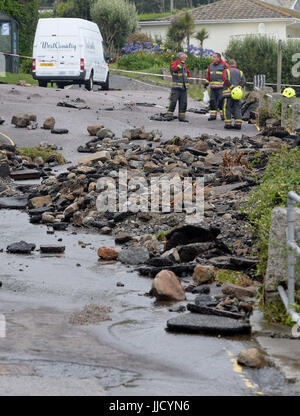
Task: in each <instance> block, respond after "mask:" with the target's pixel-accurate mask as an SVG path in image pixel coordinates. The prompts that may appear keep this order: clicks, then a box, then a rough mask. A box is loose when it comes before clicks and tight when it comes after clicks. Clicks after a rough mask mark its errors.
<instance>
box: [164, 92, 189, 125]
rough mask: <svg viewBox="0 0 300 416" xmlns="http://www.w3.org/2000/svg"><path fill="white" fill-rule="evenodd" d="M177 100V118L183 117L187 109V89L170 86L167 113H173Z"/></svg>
mask: <svg viewBox="0 0 300 416" xmlns="http://www.w3.org/2000/svg"><path fill="white" fill-rule="evenodd" d="M177 101H178V102H179V118H184V117H185V113H186V109H187V91H186V88H185V89H181V88H172V89H171V95H170V105H169V108H168V112H167V114H173V113H174V111H175V108H176V104H177Z"/></svg>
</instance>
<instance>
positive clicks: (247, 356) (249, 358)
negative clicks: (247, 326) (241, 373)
mask: <svg viewBox="0 0 300 416" xmlns="http://www.w3.org/2000/svg"><path fill="white" fill-rule="evenodd" d="M237 362H238V364H241V365H245V366H246V367H252V368H264V367H266V365H267V364H268V363H267V360H266V359H265V357H264V356H263V354H262V353H261V352H260V351H259V350H258V349H257V348H250V349H249V350H244V351H241V352H240V353H239V356H238V359H237Z"/></svg>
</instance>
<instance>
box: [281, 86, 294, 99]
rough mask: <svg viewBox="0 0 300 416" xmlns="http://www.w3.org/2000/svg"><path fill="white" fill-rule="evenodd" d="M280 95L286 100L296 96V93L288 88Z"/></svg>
mask: <svg viewBox="0 0 300 416" xmlns="http://www.w3.org/2000/svg"><path fill="white" fill-rule="evenodd" d="M282 95H283V96H284V97H286V98H292V97H295V96H296V91H295V90H294V88H290V87H288V88H286V89H285V90H284V91H283V93H282Z"/></svg>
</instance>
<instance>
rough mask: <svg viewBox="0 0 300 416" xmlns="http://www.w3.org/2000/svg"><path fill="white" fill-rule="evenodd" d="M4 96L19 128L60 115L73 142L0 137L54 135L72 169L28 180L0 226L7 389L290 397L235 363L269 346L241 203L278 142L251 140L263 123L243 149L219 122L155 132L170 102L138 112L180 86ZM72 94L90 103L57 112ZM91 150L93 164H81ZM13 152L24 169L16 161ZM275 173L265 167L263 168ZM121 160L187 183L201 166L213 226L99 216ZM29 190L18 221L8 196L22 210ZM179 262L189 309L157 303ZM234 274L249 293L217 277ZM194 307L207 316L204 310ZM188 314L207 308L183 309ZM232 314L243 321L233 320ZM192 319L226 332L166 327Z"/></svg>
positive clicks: (2, 363) (6, 92) (279, 382)
mask: <svg viewBox="0 0 300 416" xmlns="http://www.w3.org/2000/svg"><path fill="white" fill-rule="evenodd" d="M3 87H4V89H2V90H1V98H2V100H5V103H7V105H6V107H5V114H3V116H4V118H5V119H6V120H11V117H12V115H14V114H15V113H16V112H20V113H21V112H22V113H24V110H25V108H26V110H27V108H28V111H30V112H32V113H35V114H36V115H37V120H38V122H39V123H40V125H42V124H43V122H44V120H46V119H47V118H49V117H53V118H54V119H55V127H58V128H59V129H65V130H68V133H67V134H65V135H63V136H56V135H52V134H51V130H52V129H53V127H54V126H51V127H52V129H49V131H47V130H46V129H40V128H36V129H24V128H16V127H14V126H12V125H10V124H9V123H8V122H6V123H4V124H3V126H2V127H1V128H2V130H3V131H5V132H6V134H7V135H10V137H13V139H14V141H15V143H16V144H17V145H18V146H22V147H23V146H33V145H39V144H40V143H41V142H42V141H43V142H45V141H47V142H50V143H51V144H55V145H56V146H57V147H62V148H63V150H62V153H63V155H64V157H65V158H66V159H67V160H71V161H72V163H73V166H70V165H67V166H64V167H58V166H57V163H55V162H53V161H50V162H49V166H48V167H47V169H48V168H49V169H50V170H47V171H46V172H45V176H44V175H42V176H43V178H44V180H43V182H42V184H40V182H38V183H32V184H28V185H24V182H23V184H22V185H20V183H19V187H17V188H16V184H15V183H13V182H11V181H10V180H9V181H8V182H7V183H4V185H3V188H2V190H1V191H2V192H4V194H3V195H4V198H6V199H5V200H4V201H2V203H3V204H4V205H2V206H3V209H2V210H1V216H0V226H1V230H2V239H1V247H0V249H2V250H1V253H0V258H1V281H2V287H1V288H0V296H1V309H0V313H1V314H2V315H4V317H5V319H6V324H7V325H6V329H7V331H6V337H5V338H0V381H1V383H0V386H1V387H0V394H2V395H6V394H10V395H23V394H24V395H30V394H43V395H45V394H49V395H54V394H61V395H67V394H68V395H69V394H74V395H85V394H87V395H103V394H107V395H153V396H154V395H180V396H182V395H190V396H192V395H195V396H199V395H257V394H266V395H272V394H277V395H278V394H279V395H280V394H293V393H292V392H291V391H290V388H288V387H287V386H286V384H285V382H284V379H283V377H282V376H281V375H280V373H279V372H278V371H277V370H276V369H275V368H273V367H272V366H267V367H264V368H260V369H247V368H242V367H237V361H236V359H237V357H238V354H239V353H240V351H241V350H245V349H251V348H253V347H256V346H257V344H256V342H255V340H254V339H253V338H251V334H250V333H249V332H250V331H249V325H248V323H247V320H248V318H249V313H250V312H251V307H252V305H253V304H254V302H255V301H254V299H255V294H256V290H257V287H258V284H259V282H255V281H252V279H250V280H248V279H249V276H248V277H247V275H244V274H243V273H246V272H247V273H249V272H250V270H251V269H253V268H254V267H255V264H256V261H255V259H252V258H251V256H250V247H251V235H250V234H248V233H247V232H245V230H244V229H243V228H242V226H243V224H244V223H243V221H245V218H243V216H242V215H240V212H239V205H240V203H241V202H242V200H243V198H244V197H245V196H246V192H247V191H248V190H249V188H251V187H252V186H253V180H252V179H251V177H250V176H251V175H250V171H249V165H248V156H249V157H252V156H254V154H255V153H257V150H258V149H263V150H262V151H263V153H264V154H266V155H268V154H270V153H271V152H272V149H273V147H272V146H277V145H278V143H277V142H276V140H274V138H272V137H271V138H268V139H267V141H266V142H262V140H261V139H259V140H252V139H251V135H254V134H256V133H257V131H256V128H255V127H254V126H251V125H249V126H248V125H246V126H245V130H244V131H243V132H242V133H237V132H231V133H232V135H234V136H236V137H237V139H234V140H232V139H231V138H230V137H228V138H227V139H224V138H223V136H224V133H223V130H222V129H223V123H222V122H221V121H217V122H216V123H215V124H214V125H213V126H212V125H211V124H209V123H208V122H206V116H205V115H201V114H197V113H192V114H190V115H189V117H190V123H189V124H188V126H186V125H184V126H182V125H181V124H180V123H177V122H176V120H174V121H171V122H169V123H165V122H162V123H160V122H159V121H157V122H155V123H153V122H151V120H150V117H151V115H153V114H155V113H157V112H158V110H157V108H155V107H145V108H144V107H142V106H139V105H136V103H141V102H143V101H146V100H148V101H149V102H151V103H152V102H157V103H162V104H163V105H166V103H167V95H168V91H167V90H159V89H157V88H151V90H149V91H147V90H146V88H145V87H142V86H140V85H139V87H140V88H141V89H137V90H134V91H132V90H126V91H111V92H108V93H106V92H103V91H99V92H94V93H92V94H89V93H87V92H86V91H84V90H58V91H57V90H55V89H41V88H37V87H36V88H34V87H32V88H26V87H23V88H21V87H13V88H12V87H11V86H3ZM143 88H144V89H143ZM28 97H29V98H28ZM79 99H80V101H79ZM66 100H69V102H73V103H74V102H76V103H80V106H85V105H86V106H87V107H89V109H88V108H84V109H79V108H69V107H68V106H63V107H60V108H58V107H57V103H58V102H66ZM192 104H193V107H195V106H197V104H198V103H197V102H193V103H192ZM158 105H160V104H158ZM25 124H26V123H25ZM96 124H101V125H102V126H103V128H105V129H106V133H105V135H104V136H103V137H101V129H100V130H98V131H97V132H94V134H95V138H94V139H92V141H91V135H93V134H91V132H88V131H87V127H88V126H91V125H96ZM154 124H155V125H154ZM141 125H143V126H144V128H143V129H140V126H141ZM108 129H109V130H110V131H111V133H112V134H111V135H109V132H108ZM139 129H140V131H139V132H137V130H139ZM154 130H155V131H156V133H153V131H154ZM157 130H159V134H158V133H157ZM221 132H222V135H221ZM98 133H100V134H98ZM102 133H103V132H102ZM107 134H108V135H107ZM143 135H144V136H143ZM174 136H177V137H176V138H174ZM185 136H189V137H185ZM173 138H174V139H173ZM131 140H133V141H134V142H131ZM136 140H137V141H138V142H137V144H136ZM148 141H149V142H150V143H147V142H148ZM156 141H157V143H156ZM151 142H153V143H151ZM149 144H150V145H151V146H148V145H149ZM152 145H153V146H152ZM199 145H200V147H201V146H202V147H201V148H197V146H199ZM237 147H241V149H243V155H241V154H240V153H239V152H238V151H237V150H238V149H237ZM79 149H81V150H82V149H86V150H88V151H87V152H86V153H91V154H89V155H86V159H84V160H83V161H82V163H81V164H80V165H79V166H77V161H78V159H80V158H81V157H82V155H81V154H80V153H79V151H80V150H79ZM241 149H239V150H241ZM99 153H101V155H99ZM245 155H246V157H244V159H242V156H245ZM154 156H155V157H154ZM6 157H7V158H8V159H9V161H10V163H11V164H12V163H14V162H13V161H14V156H13V155H10V156H9V155H8V154H6ZM9 157H10V158H9ZM18 163H20V164H21V165H20V166H21V167H22V166H23V165H24V162H23V161H18ZM264 164H265V160H264V158H262V165H261V166H257V167H256V168H257V170H258V172H259V171H260V169H263V167H264ZM124 166H125V167H128V168H129V169H130V170H131V171H132V172H133V174H134V175H136V173H137V172H140V173H143V174H144V175H145V177H146V179H147V180H149V179H150V178H151V177H152V176H153V175H157V174H161V173H166V172H170V171H172V169H173V172H177V173H178V166H179V167H180V169H179V174H180V175H182V177H184V176H185V175H187V174H189V173H191V172H192V171H193V177H194V178H197V177H198V176H201V175H202V176H203V175H206V181H207V185H208V186H207V189H206V195H205V196H206V204H207V205H206V207H205V213H206V214H205V221H206V226H205V227H204V226H203V225H202V231H201V232H200V231H199V230H200V228H199V226H198V228H197V227H196V232H195V228H193V227H191V228H189V231H188V232H187V229H186V228H184V224H183V223H184V220H185V214H181V215H178V216H177V215H173V214H172V213H166V214H164V215H161V214H157V215H153V216H152V214H151V215H150V214H149V213H140V214H137V215H134V216H132V215H129V216H128V215H122V213H118V214H114V215H111V213H108V215H107V216H104V217H103V218H102V217H101V216H99V215H98V214H97V212H96V209H95V203H96V197H97V192H96V191H97V189H96V181H97V180H98V179H99V178H101V177H103V175H110V177H111V178H113V179H117V176H116V172H115V171H116V170H118V169H119V168H120V167H124ZM25 167H26V166H25ZM67 167H68V169H66V168H67ZM194 167H196V168H198V170H197V169H196V170H195V169H194ZM41 169H42V170H43V167H42V168H41ZM165 169H166V170H165ZM56 171H58V172H56ZM53 172H54V173H56V174H58V175H56V176H54V175H53ZM132 192H134V189H132ZM22 195H23V198H24V197H25V200H26V213H25V212H24V211H22V209H23V210H24V208H25V207H24V205H23V206H19V207H16V208H19V209H20V210H19V211H15V210H9V211H8V210H6V209H4V208H9V207H8V206H6V205H5V203H7V198H8V199H13V200H14V201H15V203H17V202H18V198H20V197H21V196H22ZM23 201H24V200H23ZM12 207H13V204H12V205H11V206H10V208H12ZM28 214H29V215H28ZM29 220H30V221H29ZM170 229H172V230H173V231H171V232H170ZM237 231H238V232H239V235H238V236H237ZM203 236H205V238H204V237H203ZM157 237H158V238H157ZM25 240H26V241H25ZM21 241H25V243H27V244H29V248H30V250H29V253H30V254H27V255H19V254H12V253H8V252H7V248H8V247H9V246H11V245H12V244H14V243H19V242H21ZM22 244H23V243H22ZM43 247H47V248H48V250H47V249H46V251H47V252H46V253H45V250H43ZM9 251H10V250H9ZM49 251H50V252H49ZM53 251H55V252H54V253H53ZM119 260H120V261H119ZM137 265H138V267H136V266H137ZM199 266H201V267H200V268H199ZM172 267H173V268H174V269H173V270H174V271H175V272H176V274H177V276H175V277H174V276H173V275H172V274H168V277H167V279H169V277H171V282H172V284H173V282H175V281H176V282H177V283H176V284H178V285H179V291H180V293H181V295H182V300H180V301H179V302H177V303H176V302H175V303H174V299H173V300H172V299H168V300H167V301H166V298H165V297H164V298H163V299H162V298H160V296H159V293H160V292H159V290H158V288H159V287H158V285H157V281H155V280H156V277H157V273H161V274H162V275H160V277H162V281H163V282H162V283H163V292H164V296H166V290H165V289H166V286H164V284H166V283H168V282H169V280H165V279H166V277H165V274H166V273H165V272H166V270H168V269H170V268H172ZM176 267H177V268H178V269H175V268H176ZM230 268H231V269H234V270H240V271H241V275H239V276H240V279H241V282H242V286H243V288H241V287H240V286H238V287H235V285H232V286H230V284H227V285H223V284H220V282H219V281H218V279H217V275H216V272H217V269H230ZM180 270H181V272H182V273H180ZM173 273H174V272H173ZM178 276H179V277H180V279H179V277H178ZM149 277H152V278H154V277H155V279H154V280H152V279H149ZM159 283H161V282H159ZM204 284H205V285H207V287H208V288H206V289H205V290H204V287H205V286H204ZM253 286H254V287H253ZM160 287H161V286H160ZM208 289H209V290H208ZM242 289H244V291H242ZM201 290H204V292H203V293H201ZM154 293H156V296H155V297H153V296H151V295H153V294H154ZM208 294H210V295H208ZM203 296H208V298H203ZM251 296H252V297H251ZM253 298H254V299H253ZM188 305H192V306H189V307H188ZM196 306H197V307H199V308H204V309H202V312H201V314H198V312H199V310H198V311H195V309H197V308H196ZM187 307H188V310H191V309H194V311H193V312H192V313H191V314H186V308H187ZM211 309H213V311H211ZM203 310H206V312H210V315H205V314H203ZM181 312H184V313H185V314H184V315H182V314H181ZM226 312H227V313H229V314H236V315H237V314H239V315H240V316H239V317H238V319H233V315H231V318H229V317H228V316H227V317H226V316H225V315H226ZM222 313H223V315H222ZM178 314H179V315H178ZM191 315H193V318H192V319H193V320H194V321H199V320H201V321H202V323H203V320H205V321H206V322H209V321H211V322H214V323H213V325H215V326H216V328H217V332H215V333H214V336H213V337H207V336H203V335H186V334H184V333H181V332H179V333H178V332H177V333H176V334H175V333H172V332H170V331H166V328H167V326H168V324H167V323H169V322H171V323H173V320H174V319H175V320H176V322H177V321H178V320H179V321H184V323H185V325H186V318H185V317H186V316H191ZM219 315H221V316H219ZM199 317H201V319H199ZM234 318H237V316H235V317H234ZM226 319H230V320H231V319H232V320H234V322H235V324H234V326H233V327H234V328H237V327H238V328H242V333H243V335H241V336H240V337H236V336H235V337H233V338H230V337H227V338H223V335H222V334H218V332H219V330H218V328H219V327H218V324H217V322H219V323H221V322H222V321H223V320H226ZM216 320H219V321H216ZM226 322H228V321H226ZM202 323H201V324H202ZM231 324H232V322H231ZM176 325H178V322H177V324H176ZM188 325H189V323H188ZM232 325H233V324H232ZM169 326H170V325H169ZM198 327H199V322H198ZM177 329H178V326H177ZM196 332H197V331H196ZM198 332H199V331H198ZM226 335H229V334H228V333H227V334H226ZM230 335H232V333H231V334H230ZM237 368H238V369H237ZM25 380H26V383H25V382H24V381H25ZM245 380H246V381H245ZM39 381H40V383H39ZM28 386H29V387H28ZM1 389H2V390H1Z"/></svg>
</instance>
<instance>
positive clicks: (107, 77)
mask: <svg viewBox="0 0 300 416" xmlns="http://www.w3.org/2000/svg"><path fill="white" fill-rule="evenodd" d="M102 89H103V90H104V91H108V90H109V73H108V74H107V76H106V80H105V83H104V84H103V85H102Z"/></svg>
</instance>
